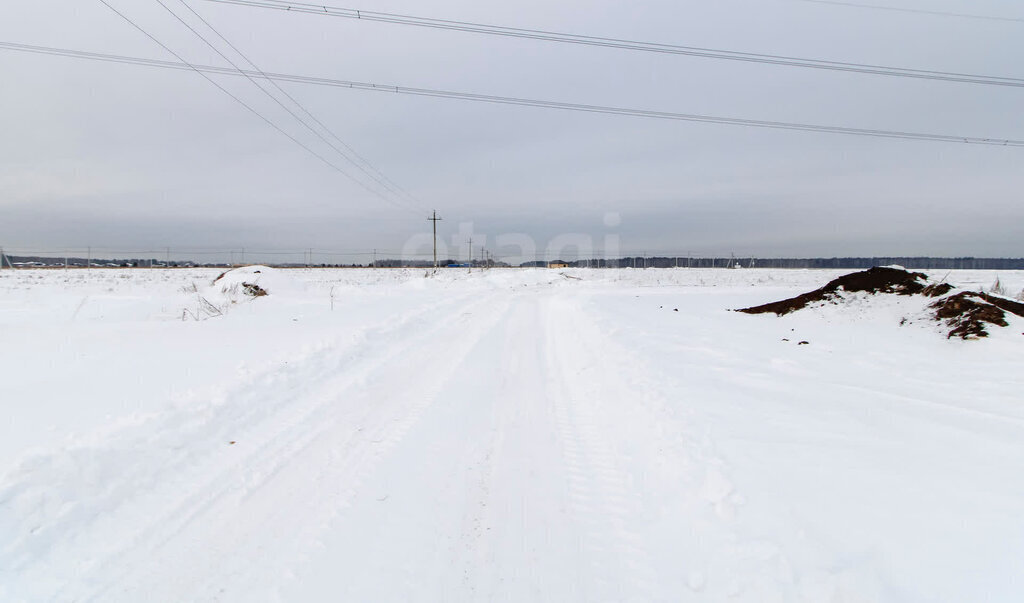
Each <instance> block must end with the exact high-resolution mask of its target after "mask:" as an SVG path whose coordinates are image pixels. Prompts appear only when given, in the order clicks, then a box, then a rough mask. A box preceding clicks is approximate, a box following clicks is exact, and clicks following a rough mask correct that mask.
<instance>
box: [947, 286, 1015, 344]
mask: <svg viewBox="0 0 1024 603" xmlns="http://www.w3.org/2000/svg"><path fill="white" fill-rule="evenodd" d="M982 295H983V294H981V293H973V292H971V291H962V292H960V293H956V294H954V295H950V296H949V297H944V298H942V299H940V300H939V301H937V302H935V303H933V304H932V305H931V306H929V307H931V308H934V309H935V319H936V320H941V321H945V323H946V325H947V326H949V327H951V329H950V331H949V335H948V336H947V337H959V338H961V339H976V338H978V337H988V331H986V330H985V325H986V324H993V325H999V326H1000V327H1006V326H1009V323H1007V322H1006V313H1005V312H1004V311H1003V309H1002V308H1000V307H998V306H995V305H993V304H990V303H988V302H987V301H985V300H984V298H983V297H982Z"/></svg>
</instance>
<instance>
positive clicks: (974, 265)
mask: <svg viewBox="0 0 1024 603" xmlns="http://www.w3.org/2000/svg"><path fill="white" fill-rule="evenodd" d="M0 263H2V265H3V268H63V267H64V266H67V267H69V268H85V267H87V266H89V265H90V264H91V265H92V266H93V267H96V268H189V267H215V268H228V267H230V266H231V264H229V263H218V262H212V263H206V262H192V261H188V260H171V261H170V262H166V261H160V260H156V259H98V258H93V259H92V260H88V259H86V258H70V257H69V258H67V259H66V260H65V258H54V257H38V256H12V255H4V256H0ZM262 263H264V264H266V265H269V266H277V267H280V268H300V267H304V266H307V265H308V266H313V267H321V268H361V267H368V266H370V264H323V263H319V262H318V263H313V264H301V263H294V262H262ZM438 263H439V264H440V265H441V266H442V267H448V266H452V267H454V266H458V267H465V266H468V265H469V264H468V263H465V262H463V263H460V262H458V261H456V260H451V259H443V260H441V259H439V260H438ZM374 265H375V266H377V267H378V268H402V267H404V268H429V267H431V266H432V265H433V263H432V262H431V261H423V260H411V261H403V260H396V259H380V260H377V262H376V264H374ZM472 265H473V267H474V268H476V267H488V266H489V267H508V266H509V264H507V263H505V262H500V261H494V260H490V261H488V262H481V261H479V260H474V261H473V264H472ZM520 265H521V266H524V267H531V266H533V267H545V266H551V265H556V266H561V265H565V266H569V267H573V268H675V267H679V268H737V267H738V268H837V269H844V268H850V269H864V268H871V267H872V266H890V265H899V266H903V267H904V268H908V269H911V270H1024V258H973V257H962V258H933V257H870V258H869V257H843V258H737V257H729V258H711V257H699V258H698V257H666V256H658V257H640V256H631V257H625V258H619V259H590V260H553V261H547V260H538V261H534V262H524V263H523V264H520Z"/></svg>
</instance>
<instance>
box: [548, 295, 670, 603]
mask: <svg viewBox="0 0 1024 603" xmlns="http://www.w3.org/2000/svg"><path fill="white" fill-rule="evenodd" d="M546 302H547V303H545V306H544V310H543V314H544V316H543V320H544V333H545V336H546V338H547V341H546V350H545V352H546V356H545V365H546V366H547V368H548V375H547V384H548V392H549V395H550V396H551V397H552V399H553V400H554V401H555V404H556V421H557V423H558V428H559V430H560V432H561V434H562V443H563V454H564V459H565V464H566V468H567V472H568V476H567V479H568V483H567V489H568V492H569V499H570V502H571V504H572V506H573V511H574V513H573V514H574V516H575V518H576V520H577V522H578V523H579V527H580V529H581V533H580V546H581V548H582V549H583V551H582V552H583V555H584V557H585V559H586V562H587V563H589V564H590V565H591V572H590V574H591V575H592V577H593V578H594V579H595V580H596V584H592V583H589V581H588V582H585V583H583V584H580V585H579V586H580V587H581V588H582V589H583V599H584V600H613V601H629V600H634V601H650V600H654V596H655V592H654V587H655V584H656V580H657V574H656V572H655V571H654V569H653V565H652V559H651V556H650V554H649V552H648V551H647V550H646V546H645V545H646V543H645V541H644V539H643V537H642V536H641V534H640V533H639V532H637V531H635V530H634V529H633V525H632V523H633V521H632V520H633V518H634V517H636V516H638V515H640V514H641V513H642V506H641V502H640V500H639V497H637V496H636V494H635V491H634V489H633V488H632V486H631V484H630V481H629V478H628V476H627V474H626V473H625V471H624V470H623V469H622V468H621V467H620V466H619V459H618V456H617V455H616V454H615V453H614V452H613V451H612V450H611V449H610V447H609V438H608V434H609V426H608V425H606V424H603V423H604V420H605V417H602V416H599V414H598V413H597V412H595V408H594V406H595V403H596V401H597V400H596V398H595V397H594V396H593V395H592V394H593V393H594V392H593V391H588V390H589V389H590V388H585V387H581V383H580V377H581V371H580V370H579V364H578V363H579V362H580V361H583V359H582V358H579V357H578V356H577V355H576V352H577V350H570V349H569V348H568V347H567V345H566V341H567V339H571V338H573V337H575V336H576V335H575V334H574V333H573V332H572V331H571V330H570V329H567V328H566V326H565V321H566V320H567V319H568V317H569V313H570V312H571V311H572V309H571V308H567V307H566V306H563V305H560V304H558V303H556V302H555V301H554V300H546ZM584 362H585V361H584ZM595 377H596V375H595ZM606 377H607V376H605V378H606Z"/></svg>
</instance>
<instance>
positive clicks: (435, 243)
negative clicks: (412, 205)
mask: <svg viewBox="0 0 1024 603" xmlns="http://www.w3.org/2000/svg"><path fill="white" fill-rule="evenodd" d="M427 219H428V220H430V221H431V222H433V223H434V270H437V221H438V220H440V219H441V218H438V217H437V210H436V209H435V210H434V213H433V215H432V216H430V217H429V218H427Z"/></svg>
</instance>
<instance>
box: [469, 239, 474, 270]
mask: <svg viewBox="0 0 1024 603" xmlns="http://www.w3.org/2000/svg"><path fill="white" fill-rule="evenodd" d="M469 271H470V272H473V237H470V238H469Z"/></svg>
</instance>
